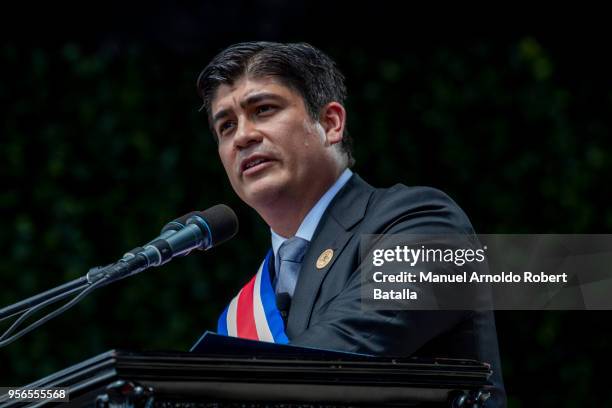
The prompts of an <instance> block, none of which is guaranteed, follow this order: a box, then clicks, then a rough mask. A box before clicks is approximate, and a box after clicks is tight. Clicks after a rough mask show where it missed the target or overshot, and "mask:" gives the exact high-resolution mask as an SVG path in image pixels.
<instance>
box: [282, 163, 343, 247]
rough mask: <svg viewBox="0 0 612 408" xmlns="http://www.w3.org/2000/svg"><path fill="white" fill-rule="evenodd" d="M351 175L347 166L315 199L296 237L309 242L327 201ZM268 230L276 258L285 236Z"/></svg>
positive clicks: (329, 200)
mask: <svg viewBox="0 0 612 408" xmlns="http://www.w3.org/2000/svg"><path fill="white" fill-rule="evenodd" d="M352 175H353V172H352V171H351V169H348V168H347V169H345V170H344V171H343V172H342V174H341V175H340V177H338V180H336V182H335V183H334V184H333V185H332V186H331V187H330V188H329V190H327V191H326V192H325V194H323V196H322V197H321V198H320V199H319V201H317V203H316V204H315V205H314V207H312V208H311V209H310V211H309V212H308V214H306V217H304V220H303V221H302V223H301V224H300V227H299V228H298V230H297V232H296V233H295V236H296V237H300V238H303V239H305V240H307V241H309V242H310V241H311V240H312V236H313V235H314V232H315V230H316V229H317V226H318V225H319V221H321V217H322V216H323V213H324V212H325V210H326V209H327V207H328V206H329V203H330V202H331V200H333V198H334V197H335V196H336V194H338V191H340V189H341V188H342V187H344V185H345V184H346V182H347V181H348V180H349V179H350V178H351V176H352ZM270 232H271V233H272V250H273V251H274V258H275V259H278V256H277V253H278V248H280V246H281V245H282V243H283V242H285V241H286V240H287V238H285V237H282V236H280V235H278V234H277V233H276V232H274V231H273V230H272V229H271V228H270Z"/></svg>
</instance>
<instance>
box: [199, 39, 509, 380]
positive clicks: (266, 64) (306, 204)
mask: <svg viewBox="0 0 612 408" xmlns="http://www.w3.org/2000/svg"><path fill="white" fill-rule="evenodd" d="M198 90H199V93H200V95H201V97H202V99H203V109H205V110H206V113H207V114H208V119H209V123H210V126H211V131H212V133H213V134H214V136H215V138H216V139H217V142H218V150H219V156H220V158H221V162H222V163H223V166H224V168H225V171H226V172H227V176H228V178H229V181H230V183H231V185H232V187H233V188H234V190H235V191H236V193H237V194H238V196H239V197H240V198H241V199H242V200H243V201H244V202H246V203H247V204H248V205H249V206H251V207H252V208H253V209H255V211H257V212H258V213H259V215H260V216H261V217H262V218H263V219H264V221H265V222H266V223H267V224H268V225H269V226H270V229H271V234H272V247H273V255H272V254H269V255H268V257H267V261H264V263H263V264H262V267H261V268H260V270H259V272H258V274H257V275H256V276H255V277H254V278H253V280H252V281H251V282H250V283H249V284H248V285H247V286H245V287H244V288H243V289H242V291H241V292H240V294H239V295H238V296H236V298H234V300H232V302H231V303H230V306H229V307H228V309H226V311H225V312H224V314H223V315H222V317H221V318H220V321H219V323H220V324H219V327H220V330H221V331H222V332H226V333H228V334H230V335H237V336H240V337H250V338H260V339H267V340H271V341H281V342H286V341H288V342H290V343H291V344H294V345H300V346H310V347H321V348H326V349H334V350H342V351H350V352H361V353H368V354H375V355H382V356H411V355H418V356H433V357H454V358H471V359H476V360H480V361H486V362H489V363H491V364H492V367H493V370H494V377H493V382H494V383H495V385H496V386H497V387H498V388H499V389H500V390H501V389H502V388H503V387H502V382H501V376H500V372H499V370H500V364H499V355H498V346H497V335H496V331H495V324H494V320H493V315H492V313H485V312H465V311H445V312H442V311H405V310H404V311H389V310H385V311H380V310H371V311H364V310H362V308H361V286H360V285H361V279H360V267H359V263H360V260H359V259H360V254H359V243H360V237H361V236H362V235H363V234H383V233H384V234H397V233H409V234H473V233H474V231H473V229H472V226H471V224H470V222H469V220H468V218H467V216H466V215H465V214H464V213H463V211H462V210H461V209H460V208H459V207H458V206H457V205H456V204H455V203H454V202H453V201H452V200H451V199H450V198H449V197H448V196H446V195H445V194H444V193H442V192H440V191H438V190H435V189H432V188H425V187H415V188H409V187H405V186H403V185H396V186H394V187H392V188H390V189H375V188H373V187H371V186H370V185H368V184H367V183H366V182H365V181H363V180H362V179H361V178H360V177H359V176H358V175H356V174H354V173H352V172H351V170H350V169H349V167H350V166H351V165H352V164H353V158H352V156H351V150H350V140H349V139H348V135H347V133H346V130H345V124H346V111H345V108H344V100H345V98H346V90H345V86H344V78H343V76H342V74H341V73H340V72H339V71H338V69H337V68H336V66H335V64H334V62H333V61H332V60H331V59H330V58H329V57H327V56H326V55H324V54H323V53H322V52H321V51H319V50H317V49H315V48H314V47H312V46H310V45H308V44H278V43H267V42H257V43H242V44H237V45H234V46H231V47H229V48H227V49H226V50H224V51H222V52H221V53H220V54H219V55H217V56H216V57H215V58H214V59H213V60H212V61H211V63H210V64H209V65H208V66H207V67H206V68H205V69H204V70H203V71H202V73H201V74H200V77H199V78H198ZM287 248H290V249H287ZM287 252H291V255H284V253H287ZM267 286H269V290H270V291H273V292H274V293H275V294H276V296H277V298H279V299H285V300H287V302H279V303H284V304H285V305H284V306H280V307H279V308H280V309H281V312H286V311H287V309H288V310H289V313H288V317H287V316H286V313H281V315H283V317H287V321H286V324H285V323H283V322H282V321H281V320H280V319H279V318H278V313H277V312H278V311H277V310H276V308H273V309H274V310H272V311H271V310H269V309H270V307H269V304H268V305H267V306H266V304H265V303H266V302H265V301H264V300H260V301H256V300H257V299H259V298H257V297H258V296H259V295H260V290H259V288H261V293H262V294H263V295H262V297H265V293H264V291H265V290H266V287H267ZM254 288H255V289H254ZM258 302H259V303H262V304H263V306H259V309H257V308H258ZM268 303H269V302H268ZM288 303H290V308H289V306H288ZM251 304H255V306H254V309H255V310H253V306H251ZM249 308H250V309H249ZM283 309H284V310H283ZM247 313H251V314H252V315H254V316H255V318H254V319H247V318H246V317H245V315H246V314H247ZM258 316H259V318H261V317H262V316H263V319H264V320H265V319H267V320H268V323H267V325H266V327H263V328H262V323H261V321H260V320H258V319H259V318H258ZM247 320H248V321H247ZM268 326H269V327H268ZM266 336H267V337H266Z"/></svg>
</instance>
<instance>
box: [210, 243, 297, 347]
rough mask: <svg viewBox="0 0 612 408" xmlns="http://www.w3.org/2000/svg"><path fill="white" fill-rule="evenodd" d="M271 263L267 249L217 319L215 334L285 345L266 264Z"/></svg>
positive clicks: (279, 315)
mask: <svg viewBox="0 0 612 408" xmlns="http://www.w3.org/2000/svg"><path fill="white" fill-rule="evenodd" d="M273 261H274V257H273V253H272V250H270V251H268V254H267V255H266V258H265V259H264V261H263V262H262V263H261V266H260V267H259V270H258V271H257V274H256V275H255V276H253V278H252V279H251V280H250V281H249V283H247V284H246V285H245V286H244V287H243V288H242V289H241V290H240V292H238V295H237V296H236V297H235V298H233V299H232V301H231V302H230V304H229V306H227V308H225V310H224V311H223V313H222V314H221V316H220V317H219V322H218V324H217V332H218V333H219V334H223V335H226V336H232V337H241V338H244V339H252V340H260V341H267V342H270V343H281V344H287V343H289V339H288V338H287V335H286V334H285V324H284V322H283V318H282V317H281V314H280V312H279V311H278V308H277V307H276V295H275V293H274V289H273V288H272V282H271V280H270V262H273Z"/></svg>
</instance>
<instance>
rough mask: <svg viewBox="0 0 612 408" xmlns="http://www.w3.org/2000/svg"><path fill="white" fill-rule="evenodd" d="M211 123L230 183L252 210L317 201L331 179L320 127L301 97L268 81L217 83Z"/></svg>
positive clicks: (331, 157)
mask: <svg viewBox="0 0 612 408" xmlns="http://www.w3.org/2000/svg"><path fill="white" fill-rule="evenodd" d="M212 120H213V126H214V129H215V131H216V133H217V136H218V138H219V156H220V158H221V162H222V163H223V167H225V171H226V173H227V176H228V178H229V180H230V183H231V184H232V187H233V188H234V190H235V191H236V193H237V194H238V196H239V197H240V198H241V199H242V200H243V201H244V202H246V203H247V204H249V205H250V206H251V207H253V208H255V209H256V210H258V209H260V208H263V207H265V206H273V205H274V204H275V203H278V202H279V201H278V200H285V202H289V203H291V200H306V201H308V200H311V199H314V198H318V196H320V195H321V194H323V192H324V191H325V189H326V188H327V187H329V185H330V184H331V182H333V180H334V179H335V177H336V176H337V174H335V173H336V171H337V166H338V165H337V161H336V160H335V153H334V152H333V151H332V150H333V147H331V146H330V144H329V143H328V142H327V141H326V134H325V131H324V129H323V128H322V126H321V125H320V124H319V123H318V122H316V121H313V120H312V119H311V117H310V116H309V114H308V112H307V110H306V106H305V104H304V101H303V99H302V97H301V96H300V95H299V94H298V93H297V92H295V91H293V90H292V89H290V88H288V87H286V86H284V85H282V84H280V82H279V81H278V80H276V79H274V78H272V77H265V78H261V79H250V78H242V79H240V80H238V81H236V82H235V83H234V84H233V85H231V86H229V85H221V86H220V87H219V88H218V89H217V92H216V94H215V97H214V98H213V101H212ZM330 180H331V182H330ZM321 190H322V191H321ZM286 200H289V201H286ZM295 202H298V201H295Z"/></svg>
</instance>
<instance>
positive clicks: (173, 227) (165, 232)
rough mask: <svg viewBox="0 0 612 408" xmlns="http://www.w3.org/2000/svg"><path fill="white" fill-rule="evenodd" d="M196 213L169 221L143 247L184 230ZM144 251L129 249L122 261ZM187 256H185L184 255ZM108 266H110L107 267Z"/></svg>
mask: <svg viewBox="0 0 612 408" xmlns="http://www.w3.org/2000/svg"><path fill="white" fill-rule="evenodd" d="M197 214H198V211H192V212H190V213H187V214H185V215H183V216H181V217H178V218H176V219H174V220H172V221H170V222H169V223H167V224H166V225H164V227H163V228H162V230H161V233H160V234H159V236H158V237H157V238H155V239H154V240H152V241H149V242H148V243H147V244H145V246H147V245H150V244H152V243H153V242H155V241H157V240H158V239H166V238H168V237H169V236H170V235H174V234H175V233H176V232H177V231H180V230H182V229H183V228H185V225H187V220H188V219H189V218H191V217H192V216H194V215H197ZM142 251H144V248H143V247H141V246H138V247H136V248H134V249H131V250H130V251H127V252H126V253H125V254H124V255H123V259H124V260H126V261H127V260H128V259H130V258H132V257H134V256H136V255H137V254H138V253H139V252H142ZM185 255H187V254H185ZM109 266H110V265H109Z"/></svg>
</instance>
